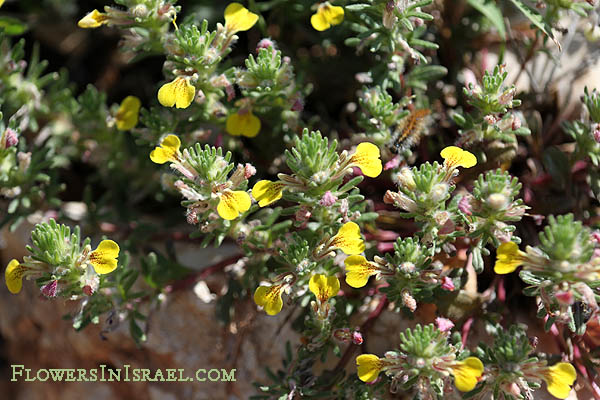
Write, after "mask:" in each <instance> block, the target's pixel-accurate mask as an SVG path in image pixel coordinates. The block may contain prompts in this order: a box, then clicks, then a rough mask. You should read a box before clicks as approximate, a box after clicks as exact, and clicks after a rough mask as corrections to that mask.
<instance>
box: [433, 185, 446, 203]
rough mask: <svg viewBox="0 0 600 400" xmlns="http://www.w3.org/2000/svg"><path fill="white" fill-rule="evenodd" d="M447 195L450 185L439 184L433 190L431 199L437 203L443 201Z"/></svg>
mask: <svg viewBox="0 0 600 400" xmlns="http://www.w3.org/2000/svg"><path fill="white" fill-rule="evenodd" d="M447 195H448V184H446V183H437V184H435V185H433V187H432V188H431V199H432V200H433V201H434V202H436V203H439V202H441V201H443V200H444V199H445V198H446V196H447Z"/></svg>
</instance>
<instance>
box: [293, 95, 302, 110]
mask: <svg viewBox="0 0 600 400" xmlns="http://www.w3.org/2000/svg"><path fill="white" fill-rule="evenodd" d="M291 110H292V111H302V110H304V100H303V99H302V97H300V96H298V97H297V98H296V99H295V100H294V104H292V108H291Z"/></svg>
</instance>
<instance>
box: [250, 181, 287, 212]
mask: <svg viewBox="0 0 600 400" xmlns="http://www.w3.org/2000/svg"><path fill="white" fill-rule="evenodd" d="M283 187H284V184H283V182H271V181H268V180H262V181H258V182H256V184H255V185H254V187H253V188H252V197H254V198H255V199H256V201H258V205H259V206H261V207H265V206H268V205H269V204H271V203H274V202H276V201H277V200H279V199H280V198H281V196H282V195H283Z"/></svg>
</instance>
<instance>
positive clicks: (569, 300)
mask: <svg viewBox="0 0 600 400" xmlns="http://www.w3.org/2000/svg"><path fill="white" fill-rule="evenodd" d="M555 296H556V300H558V302H559V303H561V304H564V305H567V306H570V305H571V304H573V303H574V302H575V299H574V298H573V293H571V292H556V294H555Z"/></svg>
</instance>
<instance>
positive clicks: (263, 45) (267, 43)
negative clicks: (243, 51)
mask: <svg viewBox="0 0 600 400" xmlns="http://www.w3.org/2000/svg"><path fill="white" fill-rule="evenodd" d="M269 47H270V48H272V49H273V53H275V52H276V47H275V42H274V41H272V40H271V39H269V38H264V39H261V40H260V42H258V43H257V44H256V53H259V52H260V49H268V48H269Z"/></svg>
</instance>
